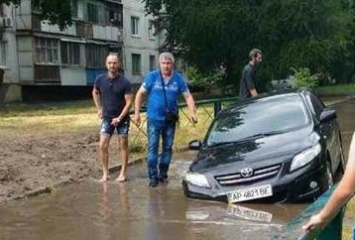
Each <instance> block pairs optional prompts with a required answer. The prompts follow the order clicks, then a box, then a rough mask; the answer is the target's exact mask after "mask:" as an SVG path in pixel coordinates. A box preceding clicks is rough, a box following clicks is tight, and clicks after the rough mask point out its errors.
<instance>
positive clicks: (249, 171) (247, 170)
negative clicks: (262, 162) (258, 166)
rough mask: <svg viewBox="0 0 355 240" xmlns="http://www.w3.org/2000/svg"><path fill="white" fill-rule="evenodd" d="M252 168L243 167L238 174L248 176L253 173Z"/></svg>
mask: <svg viewBox="0 0 355 240" xmlns="http://www.w3.org/2000/svg"><path fill="white" fill-rule="evenodd" d="M253 172H254V170H253V169H252V168H249V167H248V168H243V169H242V170H240V175H241V176H242V177H243V178H248V177H251V176H252V175H253Z"/></svg>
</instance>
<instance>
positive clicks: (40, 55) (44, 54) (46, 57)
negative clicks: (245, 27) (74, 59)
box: [35, 38, 58, 64]
mask: <svg viewBox="0 0 355 240" xmlns="http://www.w3.org/2000/svg"><path fill="white" fill-rule="evenodd" d="M35 45H36V63H52V64H53V63H58V40H56V39H50V38H35Z"/></svg>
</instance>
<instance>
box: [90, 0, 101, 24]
mask: <svg viewBox="0 0 355 240" xmlns="http://www.w3.org/2000/svg"><path fill="white" fill-rule="evenodd" d="M87 9H88V13H87V14H88V21H89V22H92V23H99V11H98V8H97V6H96V5H95V4H92V3H88V4H87Z"/></svg>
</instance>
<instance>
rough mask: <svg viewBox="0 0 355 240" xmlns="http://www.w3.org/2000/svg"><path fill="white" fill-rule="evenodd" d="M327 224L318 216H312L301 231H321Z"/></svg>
mask: <svg viewBox="0 0 355 240" xmlns="http://www.w3.org/2000/svg"><path fill="white" fill-rule="evenodd" d="M326 224H327V222H326V221H325V220H324V219H323V218H322V217H321V216H320V215H319V214H317V215H313V216H312V217H311V219H310V220H309V221H308V223H306V224H305V225H303V226H302V229H303V230H304V231H309V230H312V229H314V228H320V229H323V228H324V227H325V225H326Z"/></svg>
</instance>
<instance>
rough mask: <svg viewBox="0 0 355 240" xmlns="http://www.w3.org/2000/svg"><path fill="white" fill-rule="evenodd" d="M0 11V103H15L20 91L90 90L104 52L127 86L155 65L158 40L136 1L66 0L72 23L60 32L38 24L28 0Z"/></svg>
mask: <svg viewBox="0 0 355 240" xmlns="http://www.w3.org/2000/svg"><path fill="white" fill-rule="evenodd" d="M1 10H2V13H3V14H2V15H1V14H0V17H1V18H0V25H1V26H2V28H1V29H4V30H3V33H2V37H1V38H0V39H1V41H0V68H1V69H3V70H4V71H5V75H4V83H6V85H7V92H6V96H5V101H12V100H21V97H22V96H23V94H24V91H26V89H27V93H28V89H31V90H30V91H34V89H36V88H37V89H39V88H43V87H51V89H57V90H59V89H60V88H61V87H70V86H73V87H80V86H82V87H88V86H92V85H93V83H94V80H95V78H96V76H97V75H98V74H100V73H102V72H104V71H105V64H104V62H105V57H106V56H107V54H108V53H110V52H113V53H117V54H118V55H120V56H122V60H123V69H122V70H123V72H124V74H125V75H126V76H127V77H128V79H130V80H131V82H132V83H133V84H134V83H137V84H140V83H141V82H142V79H143V76H144V74H145V73H147V72H148V71H149V70H150V69H152V68H154V67H155V64H156V63H155V62H156V59H157V55H158V49H159V44H160V41H159V38H158V37H157V36H155V34H154V29H153V25H152V19H151V18H149V17H147V16H145V13H144V11H143V3H141V1H140V0H122V1H121V0H72V16H73V24H72V25H71V26H68V27H67V28H66V29H64V30H60V29H59V27H58V26H57V25H50V24H49V22H48V21H41V20H40V19H39V14H40V11H41V9H36V8H35V7H34V6H33V5H32V1H31V0H22V2H21V5H20V6H19V7H17V8H15V7H14V6H12V5H10V6H6V5H2V8H1ZM0 100H1V99H0Z"/></svg>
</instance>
